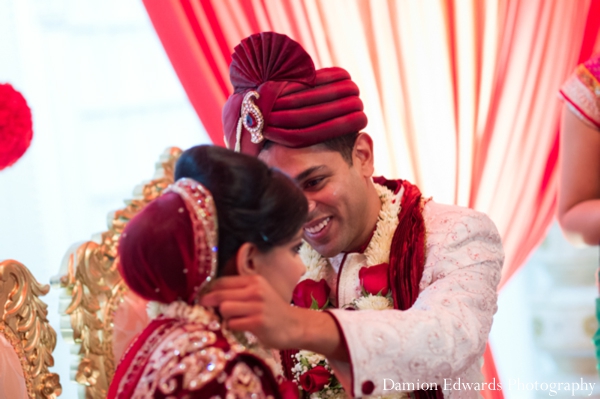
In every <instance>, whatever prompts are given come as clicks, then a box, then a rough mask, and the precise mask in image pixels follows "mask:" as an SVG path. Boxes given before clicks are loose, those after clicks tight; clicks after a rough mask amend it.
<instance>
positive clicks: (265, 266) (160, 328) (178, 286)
mask: <svg viewBox="0 0 600 399" xmlns="http://www.w3.org/2000/svg"><path fill="white" fill-rule="evenodd" d="M182 170H185V171H186V174H187V175H190V172H193V173H192V174H191V175H193V176H194V177H195V178H196V180H192V179H185V178H184V179H179V180H177V182H176V183H175V184H173V185H172V186H170V187H169V188H168V189H167V190H165V192H164V193H163V194H162V195H161V196H160V197H159V198H157V199H156V200H154V201H153V202H151V203H150V204H149V205H148V206H147V207H146V208H145V209H144V210H142V211H141V212H140V213H139V214H138V215H137V216H136V217H135V218H134V219H133V220H131V221H130V222H129V223H128V225H127V227H126V228H125V230H124V232H123V234H122V235H121V239H120V242H119V270H120V272H121V275H122V276H123V279H124V280H125V282H126V283H127V284H128V286H129V287H130V288H131V290H133V291H134V292H136V293H137V294H138V295H140V296H142V297H143V298H146V299H148V300H150V301H155V302H158V303H160V304H161V309H162V312H161V314H160V315H159V316H158V317H157V318H156V319H154V320H153V321H152V322H151V323H150V325H149V326H148V327H146V329H145V330H144V331H143V332H142V333H141V334H140V335H139V336H138V338H137V339H136V340H135V341H134V342H133V343H132V344H131V346H130V347H129V349H128V350H127V351H126V352H125V354H124V355H123V357H122V359H121V361H120V364H119V366H118V368H117V370H116V373H115V377H114V379H113V381H112V383H111V386H110V389H109V392H108V398H167V397H168V398H224V399H225V398H227V399H230V398H231V399H233V398H256V399H258V398H279V397H281V393H280V392H279V384H278V382H279V381H281V371H280V370H279V368H278V362H277V361H276V359H274V357H273V356H271V355H270V353H271V352H269V351H267V350H264V349H262V350H261V349H260V345H258V344H257V343H256V342H255V340H253V337H252V336H251V335H250V334H245V335H244V334H234V333H232V332H231V331H229V330H228V329H227V327H226V326H225V325H224V324H223V323H222V322H221V319H220V318H219V315H218V314H216V313H215V312H214V311H213V310H212V309H208V308H203V307H201V306H199V305H198V304H197V303H198V299H199V297H200V296H201V295H202V294H203V293H204V292H205V291H206V290H207V288H208V287H209V286H210V284H211V281H212V280H214V279H216V278H218V277H220V276H225V275H236V274H239V275H256V276H260V277H261V278H264V279H265V280H266V281H267V282H268V283H269V284H271V285H272V286H273V287H274V289H275V290H276V291H277V293H278V294H279V295H281V297H282V298H283V299H284V300H285V301H287V302H288V303H289V302H290V301H291V297H292V291H293V289H294V287H295V285H296V283H297V282H298V280H299V278H300V276H301V275H302V274H303V272H304V269H305V268H304V265H303V263H302V262H301V260H300V258H299V256H298V250H299V248H300V245H301V234H302V232H301V227H302V224H303V223H304V221H305V218H306V214H307V209H308V208H307V203H306V199H305V197H304V195H302V192H301V191H300V189H299V188H297V187H296V185H295V184H294V183H293V182H292V181H291V180H290V179H288V178H287V177H286V176H285V175H283V174H282V173H281V172H279V171H277V170H272V169H269V168H268V167H267V166H266V165H264V164H263V163H262V162H260V161H258V160H257V159H255V158H253V157H250V156H246V155H243V154H237V153H234V152H232V151H229V150H226V149H223V148H220V147H214V146H198V147H193V148H191V149H189V150H187V151H186V152H184V153H183V154H182V156H181V158H180V159H179V161H178V163H177V167H176V176H178V175H180V174H181V173H180V172H181V171H182ZM282 221H285V222H284V223H283V222H282ZM257 278H258V277H257ZM282 386H286V387H288V388H289V385H286V384H282ZM292 389H294V388H292ZM296 394H297V391H296ZM294 396H296V395H294Z"/></svg>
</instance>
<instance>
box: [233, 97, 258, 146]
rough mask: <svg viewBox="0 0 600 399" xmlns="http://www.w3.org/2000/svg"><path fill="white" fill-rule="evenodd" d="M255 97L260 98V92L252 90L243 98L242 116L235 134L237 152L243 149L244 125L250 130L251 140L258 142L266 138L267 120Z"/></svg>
mask: <svg viewBox="0 0 600 399" xmlns="http://www.w3.org/2000/svg"><path fill="white" fill-rule="evenodd" d="M254 98H256V99H257V100H258V99H259V98H260V94H258V92H256V91H254V90H252V91H249V92H248V93H246V95H245V96H244V99H243V100H242V109H241V116H240V119H239V120H238V124H237V130H236V135H235V152H240V151H241V145H242V126H243V127H244V128H246V130H247V131H249V132H250V141H251V142H252V143H254V144H258V143H260V142H261V141H263V140H264V137H263V135H262V131H263V127H264V126H265V120H264V119H263V116H262V112H260V108H258V106H257V105H256V104H255V103H254Z"/></svg>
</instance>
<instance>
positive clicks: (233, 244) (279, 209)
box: [175, 145, 308, 274]
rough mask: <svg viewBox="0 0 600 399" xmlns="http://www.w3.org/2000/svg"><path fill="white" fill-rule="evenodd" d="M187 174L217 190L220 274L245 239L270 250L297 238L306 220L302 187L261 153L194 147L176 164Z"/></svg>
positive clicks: (214, 192)
mask: <svg viewBox="0 0 600 399" xmlns="http://www.w3.org/2000/svg"><path fill="white" fill-rule="evenodd" d="M183 177H188V178H191V179H194V180H196V181H197V182H198V183H200V184H202V185H203V186H204V187H206V188H207V189H208V190H209V191H210V192H211V193H212V196H213V199H214V202H215V207H216V208H217V221H218V235H219V237H218V240H219V243H218V262H219V274H221V273H222V272H223V268H224V267H225V264H226V263H227V261H228V260H229V259H231V258H232V257H233V256H234V255H235V254H236V253H237V251H238V249H239V248H240V246H241V245H242V244H243V243H245V242H251V243H253V244H255V245H256V246H257V248H258V249H259V251H262V252H266V251H268V250H270V249H272V248H273V247H275V246H279V245H282V244H285V243H287V242H289V241H290V240H292V239H293V238H294V237H295V236H296V234H297V233H298V231H299V230H300V229H301V228H302V225H303V224H304V223H305V222H306V217H307V214H308V203H307V201H306V198H305V197H304V194H303V193H302V191H301V190H300V188H299V187H298V186H297V185H296V183H295V182H294V181H293V180H291V179H290V178H289V177H287V176H286V175H285V174H283V173H282V172H280V171H279V170H277V169H270V168H269V167H268V166H267V165H266V164H264V163H263V162H262V161H260V160H259V159H258V158H256V157H252V156H250V155H245V154H240V153H236V152H233V151H230V150H227V149H225V148H222V147H217V146H211V145H202V146H196V147H192V148H190V149H188V150H187V151H185V152H184V153H183V154H182V155H181V157H180V158H179V160H178V161H177V165H176V167H175V179H176V180H178V179H180V178H183Z"/></svg>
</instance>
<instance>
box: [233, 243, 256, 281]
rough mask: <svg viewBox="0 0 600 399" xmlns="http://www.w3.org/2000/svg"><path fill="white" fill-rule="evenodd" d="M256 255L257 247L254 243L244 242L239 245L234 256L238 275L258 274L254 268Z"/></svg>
mask: <svg viewBox="0 0 600 399" xmlns="http://www.w3.org/2000/svg"><path fill="white" fill-rule="evenodd" d="M257 255H258V248H256V245H254V244H252V243H250V242H245V243H243V244H242V245H241V246H240V248H239V249H238V251H237V254H236V256H235V263H236V268H237V272H238V274H239V275H240V276H251V275H254V274H258V271H257V268H256V256H257Z"/></svg>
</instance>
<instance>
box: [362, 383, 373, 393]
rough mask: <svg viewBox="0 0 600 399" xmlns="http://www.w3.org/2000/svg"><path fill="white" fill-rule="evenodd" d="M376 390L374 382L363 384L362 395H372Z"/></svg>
mask: <svg viewBox="0 0 600 399" xmlns="http://www.w3.org/2000/svg"><path fill="white" fill-rule="evenodd" d="M374 389H375V384H373V381H365V382H363V384H362V393H363V395H370V394H372V393H373V390H374Z"/></svg>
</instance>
